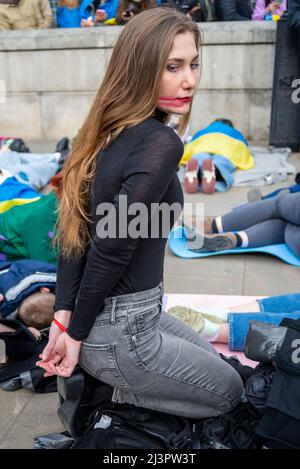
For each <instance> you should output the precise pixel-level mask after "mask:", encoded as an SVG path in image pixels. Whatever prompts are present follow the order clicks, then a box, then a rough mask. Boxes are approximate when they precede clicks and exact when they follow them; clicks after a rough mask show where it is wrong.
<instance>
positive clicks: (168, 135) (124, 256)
mask: <svg viewBox="0 0 300 469" xmlns="http://www.w3.org/2000/svg"><path fill="white" fill-rule="evenodd" d="M182 154H183V144H182V142H181V140H180V138H179V137H178V136H177V135H176V133H175V132H174V131H173V130H172V129H171V128H169V127H167V126H166V125H164V124H163V123H162V122H160V120H159V119H158V118H154V117H150V118H148V119H147V120H145V121H144V122H142V123H140V124H138V125H136V126H134V127H130V128H127V129H125V130H124V131H123V132H122V133H121V134H120V135H119V136H118V137H117V138H116V139H115V140H114V141H113V142H112V143H111V144H110V145H109V146H108V147H107V148H106V149H105V150H102V151H101V152H100V153H99V155H98V158H97V163H96V176H95V179H94V182H93V186H92V191H91V198H90V215H91V224H90V226H89V229H90V234H91V241H90V243H89V245H88V247H87V250H86V253H85V254H84V255H83V256H82V257H80V258H74V259H72V258H71V259H70V258H68V259H65V258H63V256H62V255H60V256H59V260H58V271H57V285H56V301H55V306H54V310H55V311H57V310H59V309H67V310H71V311H73V314H72V317H71V322H70V324H69V327H68V333H69V335H70V336H71V337H73V338H74V339H77V340H83V339H85V338H86V337H87V336H88V334H89V331H90V329H91V327H92V326H93V323H94V321H95V318H96V315H97V314H98V313H99V312H100V311H101V308H102V306H103V303H104V301H105V299H106V298H108V297H110V296H117V295H123V294H128V293H134V292H137V291H143V290H147V289H150V288H153V287H155V286H157V285H158V284H159V283H160V282H161V280H162V277H163V267H164V254H165V245H166V241H167V235H166V234H165V233H161V232H160V233H159V237H157V236H156V237H151V236H149V237H144V234H143V235H141V236H140V237H138V238H134V237H132V236H130V234H131V233H129V234H128V233H126V232H125V236H124V233H123V234H122V236H120V235H118V227H119V224H118V223H117V230H116V237H111V236H110V237H106V238H103V236H101V237H99V236H98V235H97V232H98V234H99V227H100V223H101V220H102V221H103V220H104V217H107V212H102V214H100V209H99V207H100V208H101V206H100V205H99V204H102V203H110V204H113V207H114V209H113V208H111V209H110V211H109V215H108V217H109V219H110V220H113V218H114V215H115V218H116V220H117V221H118V220H119V213H120V215H121V216H124V213H125V212H124V209H122V208H121V209H120V205H122V203H124V200H125V199H124V197H123V199H122V200H121V197H120V196H125V195H126V196H127V206H130V205H131V204H132V203H135V202H141V203H143V204H145V205H146V207H147V208H148V209H149V212H148V213H149V218H148V223H149V227H150V226H151V223H152V222H153V220H154V219H153V217H152V220H151V216H150V215H151V211H150V205H151V204H153V203H160V204H161V203H167V204H169V205H171V204H173V203H177V208H178V206H179V207H180V209H181V208H182V206H183V194H182V188H181V185H180V182H179V180H178V177H177V174H176V169H177V166H178V164H179V161H180V159H181V157H182ZM97 207H98V210H97ZM154 213H155V212H152V215H153V214H154ZM171 213H172V212H171ZM138 214H139V212H136V215H138ZM136 215H135V216H136ZM178 215H179V213H177V215H176V216H178ZM176 216H171V222H170V227H172V226H173V224H174V222H175V217H176ZM106 219H107V218H106ZM133 219H134V215H130V216H128V222H127V225H128V224H129V223H130V222H132V220H133ZM108 226H109V224H108V225H106V227H104V229H107V228H108ZM111 226H112V225H111ZM123 226H124V224H123ZM96 228H97V230H96ZM149 231H150V230H149Z"/></svg>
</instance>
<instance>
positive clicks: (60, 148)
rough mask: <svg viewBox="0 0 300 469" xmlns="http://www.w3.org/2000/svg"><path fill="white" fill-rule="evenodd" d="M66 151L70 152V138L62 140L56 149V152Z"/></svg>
mask: <svg viewBox="0 0 300 469" xmlns="http://www.w3.org/2000/svg"><path fill="white" fill-rule="evenodd" d="M64 150H69V139H68V137H63V138H61V139H60V140H59V141H58V142H57V144H56V147H55V152H58V153H62V152H63V151H64Z"/></svg>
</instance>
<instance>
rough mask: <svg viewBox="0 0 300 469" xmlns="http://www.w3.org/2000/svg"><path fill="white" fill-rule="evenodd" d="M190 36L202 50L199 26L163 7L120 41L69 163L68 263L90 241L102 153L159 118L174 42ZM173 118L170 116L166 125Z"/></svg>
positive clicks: (63, 227) (64, 210)
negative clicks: (90, 204) (94, 182)
mask: <svg viewBox="0 0 300 469" xmlns="http://www.w3.org/2000/svg"><path fill="white" fill-rule="evenodd" d="M187 31H190V32H191V33H193V34H194V37H195V44H196V47H197V49H199V46H200V31H199V29H198V26H197V24H196V23H194V22H193V21H192V20H190V19H188V18H187V17H186V16H185V15H183V14H182V13H180V12H178V11H176V10H173V9H170V8H168V7H167V8H165V7H164V8H153V9H151V10H147V11H145V12H143V13H140V14H139V15H137V16H136V17H133V18H132V19H131V20H130V21H129V22H128V24H127V25H126V26H125V27H124V28H123V31H122V32H121V34H120V36H119V37H118V40H117V42H116V44H115V46H114V49H113V52H112V56H111V59H110V62H109V65H108V68H107V71H106V74H105V76H104V79H103V81H102V84H101V86H100V88H99V90H98V92H97V93H96V97H95V99H94V102H93V104H92V107H91V109H90V111H89V113H88V116H87V117H86V119H85V121H84V124H83V126H82V127H81V129H80V131H79V133H78V135H77V137H76V140H75V143H74V146H73V149H72V152H71V154H70V155H69V157H68V158H67V161H66V163H65V168H64V175H63V194H62V199H61V204H60V209H59V217H58V236H57V238H56V240H57V242H58V243H59V245H60V248H61V250H62V253H63V255H64V256H65V257H68V256H70V255H71V254H72V255H81V254H83V252H84V251H85V249H86V245H87V243H88V241H89V237H90V236H89V230H88V225H89V223H90V219H89V214H88V199H89V193H90V190H91V182H92V180H93V178H94V176H95V166H96V159H97V156H98V154H99V152H100V150H102V149H104V148H105V147H106V146H107V145H108V144H109V143H110V142H112V141H113V140H114V139H115V138H116V137H117V136H118V135H119V134H120V133H121V132H122V131H123V130H124V128H126V127H131V126H134V125H136V124H139V123H141V122H142V121H144V120H145V119H147V118H148V117H150V116H153V115H154V113H155V108H156V103H157V99H158V92H159V85H160V81H161V77H162V74H163V72H164V69H165V65H166V63H167V60H168V57H169V54H170V52H171V50H172V45H173V40H174V37H175V36H176V35H177V34H179V33H184V32H187ZM190 112H191V110H190ZM190 112H189V113H188V114H187V115H185V116H184V117H183V118H182V122H181V125H180V128H179V133H180V134H181V133H183V132H184V130H185V129H186V127H187V124H188V121H189V117H190ZM170 117H171V116H169V115H166V117H165V118H164V122H165V123H166V122H167V121H168V119H169V118H170Z"/></svg>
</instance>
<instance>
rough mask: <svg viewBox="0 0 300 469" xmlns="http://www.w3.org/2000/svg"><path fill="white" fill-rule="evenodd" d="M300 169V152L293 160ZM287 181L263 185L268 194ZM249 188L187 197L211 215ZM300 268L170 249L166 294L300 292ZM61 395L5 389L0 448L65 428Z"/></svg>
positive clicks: (262, 258)
mask: <svg viewBox="0 0 300 469" xmlns="http://www.w3.org/2000/svg"><path fill="white" fill-rule="evenodd" d="M29 146H30V148H31V149H32V151H37V150H40V151H51V150H52V149H53V148H54V146H55V145H54V144H51V145H50V144H47V145H44V146H41V144H30V145H29ZM289 161H290V162H291V163H293V164H294V165H295V166H296V168H297V170H298V171H300V155H299V154H294V155H293V156H292V157H291V158H290V160H289ZM293 182H294V181H293V178H290V180H289V181H286V183H284V184H281V185H280V186H279V185H273V186H270V187H269V188H263V190H262V192H263V193H268V192H270V191H272V190H275V189H276V188H278V187H282V186H288V185H291V184H293ZM247 191H248V189H247V188H234V189H231V190H230V191H229V192H228V193H225V194H224V193H218V194H217V193H215V194H213V195H203V194H196V195H186V199H185V201H186V202H196V201H199V202H203V203H204V204H205V215H206V216H216V215H220V214H223V213H226V212H227V211H228V210H230V209H231V208H232V207H234V206H236V205H239V204H241V203H244V202H246V200H247V198H246V194H247ZM299 280H300V270H299V269H298V268H296V267H293V266H289V265H287V264H284V263H283V262H282V261H280V260H278V259H276V258H273V257H270V256H267V255H254V254H251V255H249V254H248V255H241V254H240V255H228V256H216V257H213V258H207V259H201V260H200V259H191V260H187V259H185V260H183V259H180V258H177V257H175V256H174V255H173V254H172V253H171V252H169V250H168V249H167V252H166V262H165V290H166V293H198V294H223V295H224V294H225V295H257V296H259V295H276V294H283V293H290V292H296V291H299ZM57 404H58V399H57V394H56V393H55V394H32V393H30V392H29V391H25V390H20V391H16V392H12V393H9V392H4V391H0V412H1V419H0V422H1V423H0V449H2V448H32V441H33V438H34V436H36V435H42V434H46V433H51V432H54V431H62V430H63V427H62V424H61V423H60V421H59V419H58V417H57V415H56V409H57Z"/></svg>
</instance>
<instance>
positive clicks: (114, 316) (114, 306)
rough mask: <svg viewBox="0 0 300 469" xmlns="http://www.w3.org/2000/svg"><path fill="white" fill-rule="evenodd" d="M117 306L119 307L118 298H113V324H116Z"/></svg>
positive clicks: (111, 317) (111, 319)
mask: <svg viewBox="0 0 300 469" xmlns="http://www.w3.org/2000/svg"><path fill="white" fill-rule="evenodd" d="M116 306H117V298H115V297H113V298H112V305H111V315H110V321H111V324H116Z"/></svg>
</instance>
